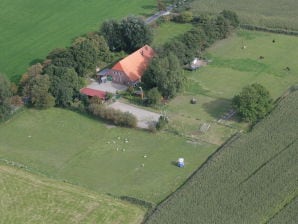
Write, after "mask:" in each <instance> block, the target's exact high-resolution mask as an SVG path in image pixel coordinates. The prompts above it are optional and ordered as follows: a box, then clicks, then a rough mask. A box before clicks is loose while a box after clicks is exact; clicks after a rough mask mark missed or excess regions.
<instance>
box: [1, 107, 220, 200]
mask: <svg viewBox="0 0 298 224" xmlns="http://www.w3.org/2000/svg"><path fill="white" fill-rule="evenodd" d="M126 139H127V141H126ZM215 149H216V146H215V145H211V144H207V143H193V142H188V141H187V140H186V139H185V138H182V137H178V136H175V135H173V134H167V133H156V134H152V133H149V132H145V131H140V130H133V129H126V128H117V127H114V126H110V125H106V124H104V123H102V122H100V121H96V120H94V119H91V118H88V117H86V116H82V115H80V114H77V113H75V112H71V111H67V110H63V109H57V108H52V109H49V110H42V111H37V110H25V111H24V112H22V113H20V114H18V115H16V116H15V117H14V118H13V119H12V120H10V121H8V122H6V123H4V124H1V125H0V159H1V158H2V159H7V160H9V161H15V162H18V163H21V164H24V165H25V166H28V169H30V170H33V171H38V172H40V173H43V174H45V175H47V176H48V177H52V178H55V179H61V180H66V181H68V182H71V183H74V184H77V185H80V186H83V187H86V188H88V189H91V190H93V191H96V192H99V193H109V194H112V195H115V196H130V197H135V198H138V199H142V200H146V201H149V202H153V203H158V202H160V201H161V200H163V199H164V198H165V197H166V196H167V195H169V194H170V193H171V192H173V191H175V190H176V189H177V187H178V186H180V185H181V184H182V183H183V182H184V181H185V179H186V178H187V177H188V176H189V175H190V174H191V173H192V172H193V171H194V170H196V169H197V168H198V167H199V166H200V165H201V164H202V163H203V162H204V161H205V160H206V158H207V157H208V156H209V155H210V154H211V153H212V152H214V150H215ZM179 157H183V158H185V160H186V167H185V168H184V169H179V168H178V167H177V166H176V165H175V161H177V159H178V158H179Z"/></svg>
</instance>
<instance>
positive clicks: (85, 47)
mask: <svg viewBox="0 0 298 224" xmlns="http://www.w3.org/2000/svg"><path fill="white" fill-rule="evenodd" d="M70 50H71V54H72V55H73V58H74V60H75V67H74V68H75V70H76V72H77V74H78V75H79V76H82V77H83V76H86V73H87V72H88V71H90V70H95V67H96V63H97V54H98V52H97V51H96V49H95V46H94V45H93V43H92V42H91V41H90V40H84V41H82V42H80V43H77V44H75V45H73V46H72V47H71V48H70Z"/></svg>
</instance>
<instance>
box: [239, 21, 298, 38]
mask: <svg viewBox="0 0 298 224" xmlns="http://www.w3.org/2000/svg"><path fill="white" fill-rule="evenodd" d="M240 27H241V28H242V29H246V30H256V31H264V32H270V33H279V34H286V35H292V36H298V31H295V30H285V29H275V28H267V27H262V26H255V25H251V24H241V25H240Z"/></svg>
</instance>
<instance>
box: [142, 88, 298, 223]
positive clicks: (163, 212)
mask: <svg viewBox="0 0 298 224" xmlns="http://www.w3.org/2000/svg"><path fill="white" fill-rule="evenodd" d="M297 127H298V90H296V92H293V93H291V94H290V95H288V96H287V97H286V98H285V99H283V100H282V101H281V102H280V103H279V104H278V106H277V107H276V108H275V109H274V111H273V112H272V113H271V114H270V115H269V116H268V117H267V118H265V119H264V120H263V121H261V122H260V123H258V124H257V125H256V126H255V127H254V128H253V130H252V132H250V133H248V134H243V135H242V136H241V137H240V138H238V139H235V140H234V141H232V142H230V143H228V144H227V145H225V146H224V147H223V148H222V149H220V150H219V151H217V152H216V153H215V154H214V155H213V156H212V157H211V158H210V159H209V160H208V162H207V163H205V164H204V166H202V167H201V168H200V169H198V170H197V172H196V173H195V174H194V176H192V178H191V179H190V180H189V181H188V182H187V183H186V184H185V185H184V186H183V187H181V188H180V189H179V190H178V191H177V192H175V193H174V194H173V195H172V196H170V197H169V198H168V199H167V200H166V201H165V202H164V203H162V204H161V205H160V206H159V207H158V208H157V210H156V212H155V213H153V215H152V216H151V217H150V218H149V220H148V221H147V222H146V224H175V223H188V224H199V223H204V224H208V223H218V224H220V223H226V224H230V223H297V221H298V216H297V209H298V203H297V198H298V182H297V173H298V165H297V164H298V151H297V149H298V132H297Z"/></svg>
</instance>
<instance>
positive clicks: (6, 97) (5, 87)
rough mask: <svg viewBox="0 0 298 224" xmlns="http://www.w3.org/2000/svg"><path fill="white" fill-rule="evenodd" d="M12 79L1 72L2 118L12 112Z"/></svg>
mask: <svg viewBox="0 0 298 224" xmlns="http://www.w3.org/2000/svg"><path fill="white" fill-rule="evenodd" d="M10 86H11V85H10V81H9V80H8V79H7V78H6V77H5V76H4V75H2V74H0V120H4V119H5V118H7V117H8V116H9V114H10V112H11V106H10V97H11V96H12V93H11V88H10Z"/></svg>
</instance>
